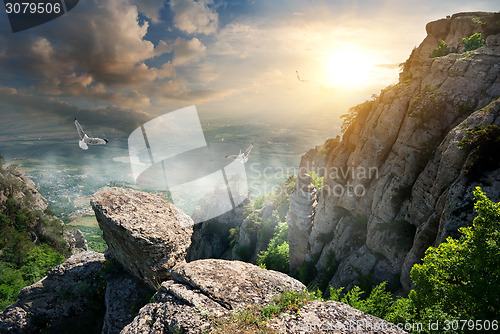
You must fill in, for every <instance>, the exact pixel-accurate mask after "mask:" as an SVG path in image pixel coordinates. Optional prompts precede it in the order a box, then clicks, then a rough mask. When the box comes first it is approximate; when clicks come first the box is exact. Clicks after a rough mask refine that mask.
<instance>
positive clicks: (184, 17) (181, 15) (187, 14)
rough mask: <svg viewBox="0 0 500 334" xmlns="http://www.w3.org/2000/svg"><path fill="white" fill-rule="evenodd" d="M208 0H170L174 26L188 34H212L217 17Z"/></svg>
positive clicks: (214, 30) (215, 29)
mask: <svg viewBox="0 0 500 334" xmlns="http://www.w3.org/2000/svg"><path fill="white" fill-rule="evenodd" d="M212 4H213V2H212V1H210V0H198V1H195V0H171V1H170V9H171V10H172V11H173V12H174V14H175V17H174V24H175V26H176V27H177V28H178V29H180V30H182V31H185V32H187V33H190V34H196V33H199V34H205V35H209V34H213V33H215V32H216V31H217V26H218V22H219V16H218V14H217V12H216V11H215V10H214V9H213V8H211V7H209V5H212Z"/></svg>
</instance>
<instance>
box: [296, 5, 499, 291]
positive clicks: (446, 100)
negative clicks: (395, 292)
mask: <svg viewBox="0 0 500 334" xmlns="http://www.w3.org/2000/svg"><path fill="white" fill-rule="evenodd" d="M499 19H500V14H485V13H462V14H455V15H453V16H452V17H450V18H447V19H442V20H438V21H435V22H431V23H429V24H428V25H427V27H426V29H427V32H428V36H427V37H426V38H425V40H424V41H423V42H422V44H421V45H420V46H419V47H418V48H416V49H415V50H414V51H413V52H412V55H411V56H410V58H409V59H408V60H407V61H406V63H405V64H404V70H403V72H402V73H401V75H400V80H399V83H398V84H397V85H395V86H391V87H388V88H386V89H384V90H382V92H381V93H380V95H379V96H378V97H377V98H376V99H373V100H372V101H367V102H365V103H363V104H361V105H359V106H357V107H356V108H355V109H354V112H355V113H357V114H356V115H355V116H356V117H354V118H353V119H352V124H350V126H349V128H348V129H347V131H346V132H345V133H344V135H343V138H342V140H341V142H340V143H338V144H337V145H336V146H335V147H334V148H333V149H332V150H330V152H329V153H328V154H327V157H326V159H325V161H326V162H325V164H324V165H323V166H318V159H315V160H314V161H312V162H311V161H309V160H308V158H307V156H305V157H304V158H303V159H302V162H301V168H302V170H304V169H307V170H316V171H320V173H321V174H323V175H324V177H325V179H324V186H323V189H321V192H320V194H319V196H318V198H317V201H316V199H314V198H312V197H310V199H311V203H306V201H302V206H292V205H291V206H290V212H289V219H288V224H289V226H290V231H291V230H292V229H300V228H301V227H300V226H301V225H300V224H302V225H304V223H303V222H302V223H300V224H298V223H297V222H296V219H294V216H297V215H298V214H300V212H309V211H310V212H313V210H312V209H313V208H315V207H316V205H317V209H316V210H315V214H314V215H313V216H312V217H311V218H310V221H311V223H310V224H311V225H310V227H309V231H310V232H307V233H299V234H292V233H291V234H290V235H289V241H290V259H292V258H294V259H295V261H294V264H295V266H293V265H292V262H291V265H292V266H291V270H292V271H293V270H295V269H297V267H298V265H299V264H300V263H303V262H304V261H314V262H316V267H317V269H318V271H319V272H320V273H325V272H328V271H329V270H330V273H332V272H333V271H334V274H333V275H330V277H325V276H324V275H323V276H322V277H319V275H318V277H317V278H316V282H318V281H319V280H325V279H326V280H328V282H329V284H331V285H333V286H335V287H338V286H351V285H352V284H353V283H356V284H359V283H360V281H361V280H363V279H366V278H370V279H372V280H373V281H374V283H378V282H381V281H385V280H386V281H389V282H391V283H393V287H394V288H397V284H398V283H401V284H402V286H403V288H404V290H406V291H407V290H409V288H410V286H411V281H410V278H409V271H410V269H411V267H412V266H413V264H415V263H417V262H418V261H419V260H420V259H421V258H422V257H423V255H424V252H425V250H426V249H427V248H428V247H429V246H433V245H437V244H439V243H440V242H442V241H443V240H444V239H445V238H446V237H447V236H449V235H453V236H456V235H457V229H458V227H460V226H465V225H468V224H470V223H471V222H472V218H473V210H472V208H473V206H472V189H474V187H476V186H481V187H483V190H484V191H485V192H486V193H487V194H488V195H489V196H490V197H491V198H492V199H494V200H498V199H499V197H500V177H499V176H500V170H499V167H500V166H499V163H498V159H492V160H491V161H489V163H485V159H487V158H488V155H489V154H491V152H489V153H488V152H484V150H483V151H481V152H478V150H477V149H474V148H472V146H473V145H472V146H470V147H469V148H463V149H459V148H458V146H459V145H458V144H459V141H460V140H462V139H468V138H469V137H471V136H472V131H473V130H474V129H476V128H477V127H482V128H485V127H487V126H488V125H495V124H496V125H499V124H500V117H499V115H500V101H499V100H498V98H499V97H500V65H499V64H500V34H499V33H500V27H499V26H498V20H499ZM476 32H481V33H482V35H483V38H484V37H486V38H485V39H486V45H485V46H483V47H481V48H479V49H476V50H474V51H470V52H467V53H451V54H449V55H447V56H444V57H439V58H429V55H430V53H431V52H432V51H433V50H434V49H435V48H436V47H437V46H438V44H439V41H441V40H444V41H445V42H447V43H448V45H449V46H456V47H457V49H458V51H461V48H463V47H461V39H462V38H463V37H468V36H470V35H472V34H473V33H476ZM329 146H330V147H331V145H329ZM489 147H491V145H490V146H489ZM318 150H323V151H325V149H324V148H316V149H315V150H314V151H318ZM308 156H317V154H315V153H314V152H309V153H308ZM478 160H479V161H481V163H477V161H478ZM302 187H304V186H303V185H302ZM294 197H296V198H298V197H299V189H297V190H296V193H295V194H294ZM308 208H309V209H311V210H308ZM301 230H302V231H306V230H307V229H305V228H302V229H301ZM292 245H301V246H300V247H299V248H293V247H292ZM332 267H334V269H336V270H332ZM362 277H363V278H362Z"/></svg>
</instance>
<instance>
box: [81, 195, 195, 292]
mask: <svg viewBox="0 0 500 334" xmlns="http://www.w3.org/2000/svg"><path fill="white" fill-rule="evenodd" d="M91 205H92V208H93V209H94V212H95V214H96V218H97V221H98V223H99V227H100V228H101V229H102V231H103V238H104V240H105V241H106V243H107V244H108V247H109V252H110V254H111V256H112V257H114V258H115V259H116V260H117V261H118V262H119V263H120V264H121V265H122V266H123V267H124V268H125V269H126V270H127V271H129V272H130V273H131V274H132V275H134V276H135V277H137V278H139V279H141V280H144V281H145V282H146V283H147V284H149V285H150V286H151V287H154V286H155V285H156V284H159V283H161V282H162V281H163V280H165V279H167V278H168V277H169V276H170V274H169V270H170V269H171V268H172V267H173V266H174V265H175V264H176V263H177V262H179V261H184V260H185V258H186V254H187V250H188V248H189V246H190V245H191V235H192V233H193V220H192V219H191V218H190V217H189V216H188V215H186V214H185V213H183V212H182V211H180V210H179V209H177V208H176V207H175V206H174V205H173V204H171V203H170V202H168V201H166V200H164V199H162V198H160V197H158V196H155V195H152V194H148V193H143V192H139V191H135V190H131V189H122V188H102V189H101V190H99V191H98V192H97V193H95V194H94V196H93V198H92V199H91Z"/></svg>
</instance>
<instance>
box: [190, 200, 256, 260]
mask: <svg viewBox="0 0 500 334" xmlns="http://www.w3.org/2000/svg"><path fill="white" fill-rule="evenodd" d="M248 203H249V199H246V200H245V201H243V203H241V204H240V205H238V206H237V207H235V208H234V209H233V210H231V211H228V212H226V213H224V214H222V215H220V216H218V217H215V218H212V219H209V220H207V221H204V222H202V223H199V224H195V225H194V233H193V236H192V238H191V247H190V248H189V252H188V255H187V261H193V260H198V259H209V258H218V259H220V258H223V259H232V254H231V252H232V249H231V245H230V244H229V230H230V229H231V228H239V227H240V225H241V223H242V222H243V220H244V211H245V206H246V205H247V204H248Z"/></svg>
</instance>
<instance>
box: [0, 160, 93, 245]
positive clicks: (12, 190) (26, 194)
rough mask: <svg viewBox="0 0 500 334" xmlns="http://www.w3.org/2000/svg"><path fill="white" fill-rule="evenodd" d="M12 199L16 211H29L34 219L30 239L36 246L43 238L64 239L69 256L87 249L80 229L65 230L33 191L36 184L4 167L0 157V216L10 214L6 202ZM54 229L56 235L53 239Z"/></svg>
mask: <svg viewBox="0 0 500 334" xmlns="http://www.w3.org/2000/svg"><path fill="white" fill-rule="evenodd" d="M9 199H10V200H13V203H15V206H16V207H18V208H19V209H24V210H28V211H30V212H31V213H32V214H33V215H34V216H35V217H34V218H33V219H31V220H30V222H29V224H28V225H29V226H28V234H29V237H30V240H31V241H33V242H34V243H39V242H40V240H42V239H49V240H50V241H53V242H55V240H54V239H59V238H60V235H62V236H63V238H62V239H63V243H65V244H66V245H65V248H67V250H68V251H69V252H71V253H78V252H80V251H82V250H87V241H86V240H85V237H84V236H83V234H82V232H81V231H80V230H69V229H64V228H63V226H64V224H63V222H62V221H60V220H59V219H57V218H56V217H54V216H53V215H52V214H51V213H50V210H49V209H48V206H47V200H46V199H45V198H44V197H43V196H42V195H41V194H40V193H39V192H38V190H37V189H36V188H35V184H34V183H33V181H31V180H30V179H29V178H27V177H26V176H25V175H24V173H23V172H22V171H21V170H19V168H17V167H16V166H15V165H10V166H3V157H2V156H0V214H2V213H3V214H7V213H8V212H7V211H9V207H8V206H9V204H8V200H9ZM54 229H57V230H58V231H57V232H58V234H59V236H57V237H55V236H54Z"/></svg>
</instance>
